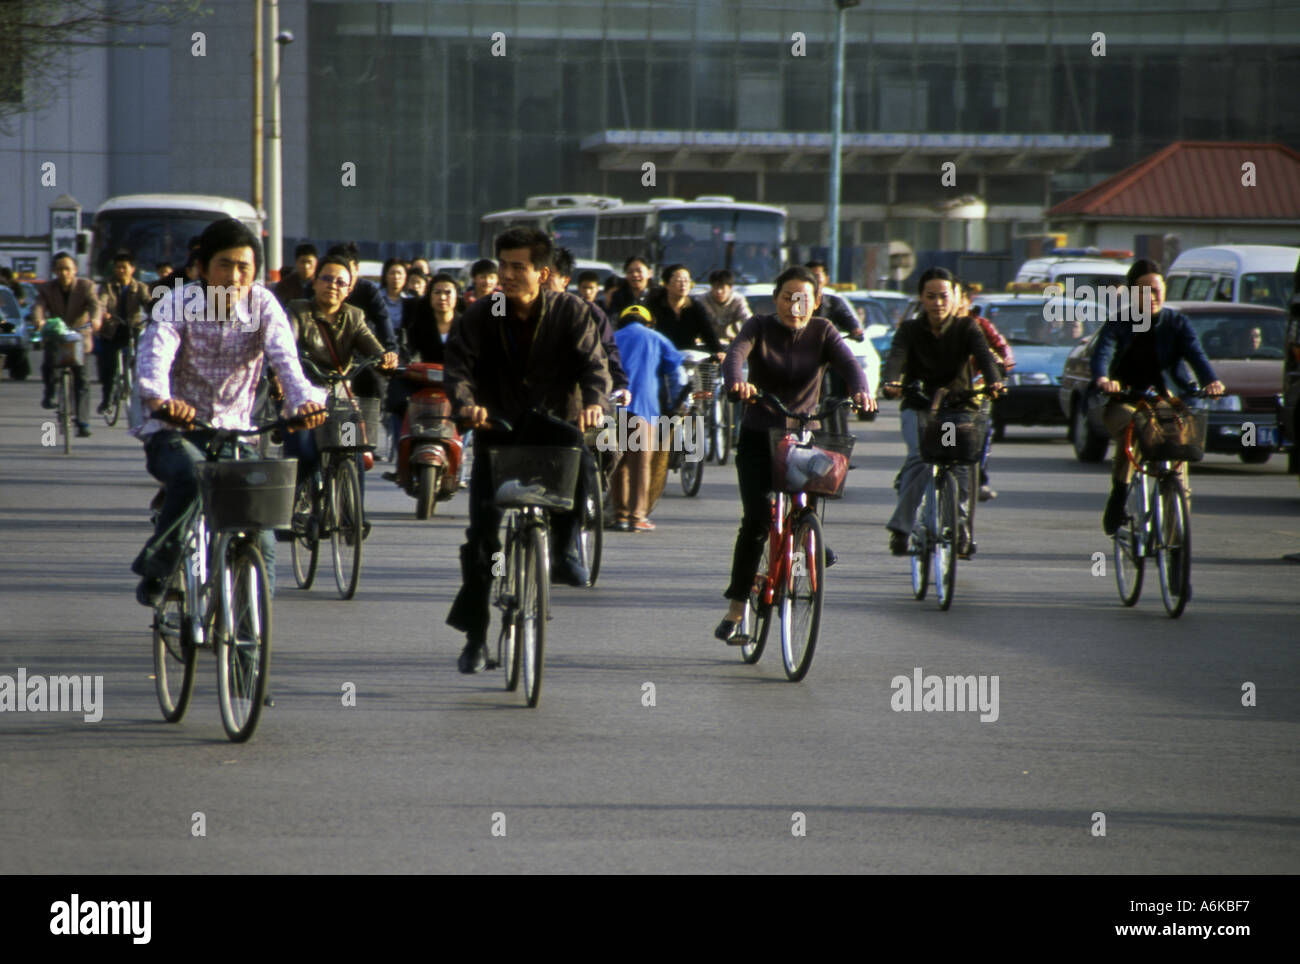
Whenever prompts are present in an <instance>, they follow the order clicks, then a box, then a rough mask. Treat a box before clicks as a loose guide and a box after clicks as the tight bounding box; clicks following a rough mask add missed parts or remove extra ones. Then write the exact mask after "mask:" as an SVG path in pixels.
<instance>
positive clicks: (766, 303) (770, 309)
mask: <svg viewBox="0 0 1300 964" xmlns="http://www.w3.org/2000/svg"><path fill="white" fill-rule="evenodd" d="M745 301H747V302H749V310H750V312H752V313H753V314H755V315H774V314H776V300H775V299H774V298H773V297H772V296H771V295H745Z"/></svg>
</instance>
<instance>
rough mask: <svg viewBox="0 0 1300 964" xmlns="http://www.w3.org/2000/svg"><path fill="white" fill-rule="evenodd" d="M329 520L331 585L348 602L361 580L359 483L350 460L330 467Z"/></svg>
mask: <svg viewBox="0 0 1300 964" xmlns="http://www.w3.org/2000/svg"><path fill="white" fill-rule="evenodd" d="M330 501H331V503H332V506H331V509H332V513H331V514H332V515H333V518H332V519H331V520H330V522H331V525H330V546H331V547H332V549H333V551H334V582H335V584H336V585H337V586H338V589H339V596H340V597H341V598H343V599H351V598H352V597H353V596H355V595H356V593H357V583H358V582H360V581H361V483H360V482H358V481H357V466H356V463H355V462H353V461H352V459H351V458H344V459H341V460H340V461H338V462H336V463H335V465H334V481H333V496H332V498H331V500H330Z"/></svg>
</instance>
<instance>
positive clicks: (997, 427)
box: [993, 421, 1007, 442]
mask: <svg viewBox="0 0 1300 964" xmlns="http://www.w3.org/2000/svg"><path fill="white" fill-rule="evenodd" d="M1006 437H1007V423H1006V422H997V421H995V422H994V423H993V441H995V442H1001V441H1002V440H1003V439H1004V438H1006Z"/></svg>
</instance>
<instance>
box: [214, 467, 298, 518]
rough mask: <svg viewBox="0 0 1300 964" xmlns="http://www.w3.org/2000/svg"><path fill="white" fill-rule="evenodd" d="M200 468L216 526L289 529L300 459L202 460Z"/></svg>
mask: <svg viewBox="0 0 1300 964" xmlns="http://www.w3.org/2000/svg"><path fill="white" fill-rule="evenodd" d="M197 469H198V473H199V488H200V490H202V492H203V506H204V510H205V512H206V515H207V520H208V525H209V526H210V527H211V528H212V529H214V530H216V531H221V530H230V529H238V530H242V531H245V532H247V531H251V530H255V529H287V528H289V523H290V521H291V519H292V518H293V491H294V482H295V480H296V478H297V474H298V460H297V459H238V460H230V461H223V462H200V463H198V466H197Z"/></svg>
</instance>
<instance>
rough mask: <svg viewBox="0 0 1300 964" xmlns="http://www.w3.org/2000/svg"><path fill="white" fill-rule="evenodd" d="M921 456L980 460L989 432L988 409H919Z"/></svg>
mask: <svg viewBox="0 0 1300 964" xmlns="http://www.w3.org/2000/svg"><path fill="white" fill-rule="evenodd" d="M917 424H918V426H919V428H920V433H921V458H922V459H923V460H925V461H926V462H978V461H979V459H980V455H982V454H983V452H984V439H985V437H986V436H987V435H988V430H989V416H988V413H987V412H954V411H947V412H938V413H937V414H934V415H932V414H930V412H928V411H920V412H917Z"/></svg>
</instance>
